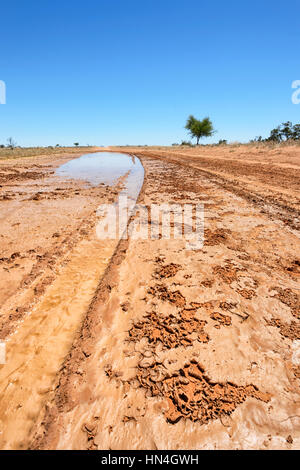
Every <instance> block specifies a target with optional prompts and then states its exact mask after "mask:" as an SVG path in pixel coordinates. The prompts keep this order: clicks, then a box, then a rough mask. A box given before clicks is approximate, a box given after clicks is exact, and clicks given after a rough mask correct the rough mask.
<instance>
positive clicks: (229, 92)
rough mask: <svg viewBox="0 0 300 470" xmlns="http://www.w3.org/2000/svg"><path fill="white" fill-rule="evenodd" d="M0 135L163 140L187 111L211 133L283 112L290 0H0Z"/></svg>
mask: <svg viewBox="0 0 300 470" xmlns="http://www.w3.org/2000/svg"><path fill="white" fill-rule="evenodd" d="M0 15H1V26H0V44H1V53H0V80H4V81H5V82H6V86H7V104H6V105H0V143H5V142H6V139H7V137H9V136H13V137H14V138H15V140H16V141H17V143H18V144H20V145H24V146H29V145H52V144H56V143H59V144H61V145H66V144H72V143H73V142H76V141H79V142H80V143H81V144H87V143H89V144H97V145H109V144H171V143H173V142H180V141H181V139H186V138H187V134H186V131H185V129H184V124H185V120H186V118H187V116H188V115H189V114H194V115H195V116H196V117H199V118H202V117H205V116H206V115H209V116H210V117H211V119H212V121H213V123H214V125H215V127H216V129H217V130H218V133H217V134H216V135H215V136H214V137H213V138H212V139H206V140H204V141H203V142H204V143H206V142H207V143H209V142H212V141H217V140H219V139H222V138H225V139H228V140H230V141H232V140H240V141H247V140H248V139H250V138H253V137H255V136H257V135H260V134H261V135H263V136H266V135H268V134H269V130H270V129H271V128H273V127H275V126H276V125H277V124H279V123H281V122H282V121H285V120H291V121H293V122H294V123H295V122H300V105H294V104H292V101H291V95H292V91H293V90H292V88H291V84H292V81H294V80H297V79H298V80H300V66H299V65H300V50H299V45H300V24H299V23H300V2H299V0H297V1H294V0H291V1H288V2H284V1H282V0H280V1H278V0H272V1H269V0H260V1H257V0H251V1H247V0H246V1H242V0H239V1H230V0H229V1H218V0H215V1H213V2H208V1H205V2H204V1H201V0H85V1H77V0H72V1H63V0H61V1H58V0H51V1H48V0H43V1H41V0H37V1H30V0H27V1H24V0H22V1H14V0H10V1H9V2H1V8H0Z"/></svg>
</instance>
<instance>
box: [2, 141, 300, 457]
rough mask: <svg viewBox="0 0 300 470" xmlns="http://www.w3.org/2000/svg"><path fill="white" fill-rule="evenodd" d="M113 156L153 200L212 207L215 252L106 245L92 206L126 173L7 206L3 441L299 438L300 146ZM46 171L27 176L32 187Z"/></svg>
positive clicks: (278, 445) (230, 443)
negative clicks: (236, 153)
mask: <svg viewBox="0 0 300 470" xmlns="http://www.w3.org/2000/svg"><path fill="white" fill-rule="evenodd" d="M113 150H116V149H113ZM118 151H124V152H126V153H132V154H134V155H138V156H139V157H140V158H141V160H142V163H143V165H144V168H145V180H144V186H143V189H142V191H141V193H140V198H139V202H141V203H143V204H144V205H145V206H147V207H148V206H150V205H151V204H152V203H157V204H160V203H177V204H178V203H179V204H184V203H199V202H203V203H204V207H205V242H204V247H203V248H202V249H198V250H188V249H187V247H186V243H185V240H184V239H176V240H165V239H163V238H160V239H157V240H150V239H148V240H144V239H136V240H133V239H129V240H122V241H121V242H120V243H119V244H118V246H117V247H116V245H114V244H113V242H109V243H108V242H107V241H106V243H105V244H103V243H104V242H103V241H102V242H101V241H99V240H97V239H96V237H95V223H96V221H95V215H94V211H95V208H96V206H97V205H98V204H99V203H100V202H103V201H114V200H115V199H116V198H117V195H118V193H119V191H120V189H121V187H122V181H119V182H118V184H117V185H116V186H115V187H113V188H111V187H110V188H107V187H104V186H100V187H99V186H97V187H94V188H89V189H87V188H86V185H85V183H84V182H76V184H75V183H74V182H72V183H71V184H70V183H68V184H69V185H70V186H71V187H72V188H71V189H70V192H71V194H72V197H65V198H60V197H57V198H56V197H54V195H53V196H51V198H49V199H47V200H46V201H48V202H47V205H46V206H45V207H43V206H40V205H41V204H46V202H44V201H45V199H41V200H39V199H36V200H35V199H33V200H31V201H30V203H28V208H27V210H28V211H29V212H28V215H27V213H26V212H25V206H24V207H23V206H22V210H20V211H19V213H17V214H16V208H15V206H13V205H12V206H11V209H10V210H9V206H7V208H6V210H7V211H8V212H7V214H11V215H10V217H15V219H13V220H11V221H10V223H8V222H7V220H8V215H7V216H4V217H3V224H4V225H2V226H1V233H2V234H3V237H2V238H1V246H3V250H2V251H1V253H3V260H2V262H1V263H2V266H1V267H2V270H3V275H4V278H3V279H5V282H6V284H5V288H3V290H2V293H1V295H2V311H3V313H2V316H1V322H2V323H1V324H2V327H1V331H2V339H5V338H9V341H8V361H7V364H6V365H2V366H0V375H1V374H2V376H1V383H2V385H1V397H0V426H1V429H0V430H1V434H0V440H1V447H2V448H31V449H221V448H222V449H259V448H262V449H293V448H300V400H299V384H300V357H299V344H300V323H299V320H300V318H299V317H300V292H299V290H300V283H299V275H300V250H299V232H298V230H297V228H298V225H297V224H298V222H299V221H298V220H297V217H298V216H299V186H297V181H296V179H295V175H296V176H297V175H298V176H299V168H298V166H299V161H298V159H297V158H298V157H297V155H298V154H296V157H294V158H293V161H291V158H289V157H288V156H286V155H285V157H284V158H282V156H280V158H279V157H276V155H273V157H270V156H269V154H268V153H267V151H266V152H265V153H266V155H265V158H264V159H263V163H262V162H261V158H260V156H259V155H258V154H257V152H256V151H254V150H253V155H250V156H249V158H248V160H249V161H248V162H247V161H244V163H243V164H241V163H240V165H236V161H238V157H236V159H235V160H234V159H232V158H229V157H231V155H225V156H224V155H223V157H222V156H220V155H215V160H214V161H212V160H211V161H208V158H204V160H201V158H202V156H199V155H194V156H193V155H192V153H193V150H186V151H184V152H183V153H184V155H183V154H182V151H181V152H180V154H179V153H178V152H179V150H176V149H175V150H173V149H156V148H153V149H141V148H138V149H137V148H136V149H129V148H127V149H118ZM290 152H291V153H292V155H294V153H293V152H295V151H294V150H293V149H292V150H290ZM296 153H297V152H296ZM66 158H67V157H66ZM222 158H223V160H224V161H223V164H222V162H221V163H220V160H222ZM272 158H273V159H275V160H276V161H273V160H272ZM229 160H234V162H229ZM283 160H285V161H283ZM47 164H48V163H47ZM53 164H54V163H53ZM213 165H214V166H213ZM249 165H250V166H251V165H256V170H255V171H254V170H253V173H250V172H249ZM282 165H283V166H285V167H286V170H287V172H282V168H283V167H282ZM291 165H293V167H292V168H290V169H289V168H288V166H291ZM267 166H268V171H265V169H266V168H267ZM278 167H280V171H279V172H278ZM251 168H252V167H251ZM28 170H29V169H28ZM30 171H33V169H30ZM45 171H48V170H46V169H45ZM50 171H51V170H50ZM264 171H265V173H266V175H269V176H265V177H264V178H263V180H261V173H262V172H264ZM272 172H273V174H272ZM277 174H281V176H280V177H279V176H278V178H277V176H276V175H277ZM272 175H273V176H275V178H271V176H272ZM47 178H48V177H47V176H43V181H41V180H40V177H37V178H36V181H37V182H36V183H34V180H33V179H32V180H31V183H30V185H29V187H30V188H31V189H30V191H31V192H33V191H32V186H33V185H34V184H38V185H39V187H41V186H44V185H46V184H47V181H48V180H47ZM280 178H286V180H285V182H284V180H283V179H280ZM50 179H51V176H50ZM55 184H56V183H55ZM61 184H62V183H61ZM64 184H66V186H63V191H64V192H65V193H67V194H70V192H67V183H64ZM74 184H75V186H73V185H74ZM77 185H78V186H77ZM298 185H299V179H298ZM24 186H27V185H26V184H25V183H24V181H23V182H22V188H21V189H20V191H19V192H21V193H22V192H23V191H25V189H23V188H24ZM60 186H61V185H59V187H60ZM1 189H3V188H1ZM5 190H6V191H7V189H5ZM52 190H53V186H52V187H51V191H52ZM14 191H15V190H14ZM75 191H78V192H79V194H78V195H75V194H74V193H75ZM85 191H86V193H85ZM37 192H39V191H38V190H37V191H36V193H37ZM36 193H35V194H36ZM55 194H56V193H55ZM58 194H60V193H59V192H58ZM22 197H23V196H22ZM76 197H78V198H80V199H76ZM83 201H84V202H83ZM79 202H80V203H79ZM7 203H9V204H16V201H15V200H14V199H13V200H12V201H8V200H6V201H4V200H3V202H1V206H2V207H4V204H7ZM34 204H35V206H34ZM53 204H54V205H55V211H54V212H55V214H58V217H59V220H55V219H54V213H53V212H51V211H52V210H54V209H53V207H54V206H53ZM84 205H85V207H84ZM38 207H40V209H37V208H38ZM36 210H39V211H40V212H39V213H40V217H41V216H42V215H43V216H44V218H45V219H46V220H47V223H44V224H43V223H41V222H40V217H36V219H35V218H34V216H35V215H36ZM297 211H298V212H297ZM74 213H76V222H75V221H74V217H70V214H71V215H73V214H74ZM1 214H2V212H1ZM13 214H16V215H13ZM29 214H32V215H29ZM22 217H24V218H25V217H26V219H22ZM18 218H20V219H21V222H22V220H24V222H23V224H22V226H23V227H25V228H26V230H25V229H24V228H23V232H22V237H21V236H20V234H18V232H17V230H18V229H17V228H16V227H18V225H15V224H17V223H18V222H20V220H19V219H18ZM29 220H30V224H29ZM83 221H84V222H83ZM59 222H61V225H60V224H59ZM82 224H83V225H82ZM68 225H69V226H68ZM143 225H144V226H145V227H146V228H148V226H149V220H148V218H145V219H143ZM6 227H7V228H6ZM12 227H14V228H12ZM45 227H48V228H45ZM5 228H6V230H7V231H6V232H5V230H4V229H5ZM68 230H69V231H68ZM27 231H28V233H27ZM67 231H68V233H65V232H67ZM56 233H57V234H58V235H56ZM50 234H51V236H50ZM75 234H76V236H75ZM77 234H78V235H77ZM68 236H69V238H68ZM21 238H22V241H20V240H21ZM65 239H66V240H69V243H70V246H69V245H68V243H67V242H65ZM2 243H3V245H2ZM101 243H102V245H101ZM20 244H21V245H20ZM87 247H89V249H90V251H89V249H87ZM38 248H39V249H38ZM31 250H35V252H32V251H31ZM39 250H40V251H39ZM94 250H96V251H94ZM105 250H107V252H105ZM55 251H56V253H54V252H55ZM29 252H30V253H29ZM52 254H53V256H52ZM112 254H113V256H112V258H111V260H110V262H109V265H108V266H107V267H106V269H105V272H103V266H104V264H105V263H104V264H103V263H102V261H101V259H102V260H103V259H104V260H105V262H106V263H107V261H108V260H109V259H110V257H111V255H112ZM36 255H39V256H41V258H40V257H39V256H36ZM31 256H32V258H31ZM1 257H2V255H1ZM101 257H102V258H101ZM101 263H102V264H101ZM15 265H17V266H15ZM101 266H102V271H101ZM7 270H8V271H7ZM14 270H15V271H14ZM14 272H15V273H16V274H15V275H13V274H12V273H14ZM5 276H7V277H5ZM27 279H28V284H26V282H25V281H26V280H27ZM70 279H72V282H70ZM74 279H76V282H75V283H74V282H73V280H74ZM24 280H25V281H24ZM24 282H25V284H24ZM1 287H2V285H1ZM9 289H10V290H9ZM26 302H27V303H26ZM23 305H24V307H23ZM20 306H22V308H20ZM66 311H67V314H65V313H64V312H66ZM62 316H64V318H67V319H68V321H67V323H66V324H64V326H63V327H62V325H61V323H60V320H59V319H60V318H61V317H62ZM9 342H10V344H11V346H9ZM33 351H34V352H33ZM54 351H55V353H54V354H53V352H54ZM24 354H25V355H26V354H28V356H27V358H28V361H27V362H26V363H24V358H23V355H24ZM46 358H48V360H46ZM49 358H50V359H49ZM30 386H31V387H33V390H34V393H32V394H31V395H30V396H28V393H26V391H28V389H29V387H30Z"/></svg>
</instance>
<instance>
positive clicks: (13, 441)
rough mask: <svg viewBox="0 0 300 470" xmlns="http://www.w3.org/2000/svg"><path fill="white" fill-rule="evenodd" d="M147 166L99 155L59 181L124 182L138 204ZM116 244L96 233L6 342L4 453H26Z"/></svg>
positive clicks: (0, 397) (0, 395) (1, 379)
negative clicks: (41, 412)
mask: <svg viewBox="0 0 300 470" xmlns="http://www.w3.org/2000/svg"><path fill="white" fill-rule="evenodd" d="M143 174H144V171H143V167H142V165H141V163H140V161H139V160H138V159H136V158H134V157H129V156H127V155H121V154H116V155H115V154H111V153H109V154H104V153H100V154H99V155H98V154H97V155H96V156H95V154H92V156H90V155H86V156H83V157H81V158H79V159H75V160H72V161H70V162H68V163H67V164H65V165H63V166H62V167H60V169H59V170H58V171H57V175H59V176H60V178H61V177H62V176H63V177H65V178H73V179H74V178H80V179H84V180H86V181H88V182H89V183H90V184H93V185H97V184H99V183H106V184H109V185H114V184H115V183H117V181H118V180H120V178H122V177H123V178H124V177H126V180H125V183H124V189H123V191H122V193H123V194H126V195H128V197H130V198H131V199H132V200H136V198H137V196H138V194H139V192H140V189H141V186H142V184H143ZM117 242H118V240H99V239H97V237H96V233H95V231H94V232H93V233H92V235H90V236H89V237H88V238H87V239H86V240H83V241H81V242H80V243H79V244H78V245H77V246H76V248H75V249H74V250H73V252H72V253H71V255H70V256H69V258H70V261H69V262H68V263H67V264H66V265H65V266H64V267H63V268H62V269H61V271H60V272H59V273H58V275H57V278H56V280H55V281H54V283H53V284H52V285H51V286H50V287H49V288H48V289H47V291H46V293H45V295H44V297H43V298H42V300H41V301H40V303H39V304H38V305H37V306H36V307H35V308H34V309H33V311H32V312H31V313H30V314H29V315H28V316H27V317H26V318H25V319H24V320H23V322H22V323H21V324H20V325H19V327H18V329H17V330H16V331H15V333H14V334H12V335H11V336H10V337H9V338H8V340H7V342H6V364H4V365H0V448H1V449H22V448H23V449H24V448H26V447H27V446H28V440H27V439H28V435H29V432H30V429H31V428H32V426H33V425H34V423H35V421H36V420H37V418H38V415H39V413H40V410H41V408H42V406H43V404H44V403H45V401H46V398H47V396H48V394H49V392H51V390H53V388H54V387H55V377H56V374H57V372H58V370H59V368H60V366H61V365H62V363H63V360H64V358H65V356H66V355H67V353H68V351H69V349H70V347H71V345H72V342H73V340H74V337H75V335H76V332H77V331H78V329H79V327H80V324H81V322H82V320H83V318H84V315H85V312H86V310H87V308H88V306H89V303H90V301H91V299H92V297H93V294H94V292H95V289H96V287H97V285H98V283H99V281H100V279H101V277H102V276H103V274H104V271H105V269H106V267H107V265H108V263H109V260H110V258H111V256H112V255H113V253H114V251H115V248H116V245H117Z"/></svg>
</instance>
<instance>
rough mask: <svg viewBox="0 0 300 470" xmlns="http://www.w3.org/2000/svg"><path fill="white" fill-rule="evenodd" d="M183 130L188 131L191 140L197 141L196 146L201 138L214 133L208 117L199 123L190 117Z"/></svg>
mask: <svg viewBox="0 0 300 470" xmlns="http://www.w3.org/2000/svg"><path fill="white" fill-rule="evenodd" d="M185 128H186V129H187V130H188V131H189V133H190V134H191V136H192V138H193V137H195V138H196V139H197V145H198V144H199V140H200V139H201V138H202V137H210V136H211V135H213V133H214V132H215V131H214V128H213V125H212V122H211V120H210V119H209V117H206V118H204V119H202V121H199V120H198V119H196V118H195V117H194V116H192V115H191V116H189V118H188V120H187V122H186V125H185Z"/></svg>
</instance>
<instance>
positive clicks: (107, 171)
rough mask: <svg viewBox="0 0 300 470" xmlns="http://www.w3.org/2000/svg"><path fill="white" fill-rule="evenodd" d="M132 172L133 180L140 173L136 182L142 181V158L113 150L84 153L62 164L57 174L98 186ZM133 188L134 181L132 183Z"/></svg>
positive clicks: (112, 182)
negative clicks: (113, 151)
mask: <svg viewBox="0 0 300 470" xmlns="http://www.w3.org/2000/svg"><path fill="white" fill-rule="evenodd" d="M128 171H130V172H131V180H133V179H134V175H138V177H137V178H136V179H135V183H136V184H137V185H138V184H139V181H140V180H141V182H142V175H143V167H142V164H141V162H140V160H139V159H138V158H136V157H131V156H130V155H125V154H122V153H112V152H98V153H89V154H86V155H83V156H82V157H80V158H75V159H74V160H70V161H69V162H67V163H64V164H63V165H61V166H60V167H59V168H58V169H57V170H56V174H57V175H58V176H60V177H62V178H68V179H81V180H85V181H88V182H89V183H90V184H91V185H93V186H97V185H98V184H101V183H104V184H108V185H113V184H115V183H116V182H117V180H118V179H119V178H120V177H122V176H123V175H125V174H126V173H127V172H128ZM130 186H131V188H132V189H134V188H133V185H132V183H131V184H130Z"/></svg>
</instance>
